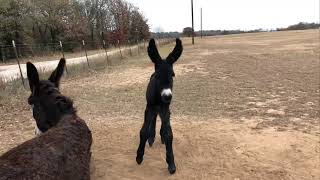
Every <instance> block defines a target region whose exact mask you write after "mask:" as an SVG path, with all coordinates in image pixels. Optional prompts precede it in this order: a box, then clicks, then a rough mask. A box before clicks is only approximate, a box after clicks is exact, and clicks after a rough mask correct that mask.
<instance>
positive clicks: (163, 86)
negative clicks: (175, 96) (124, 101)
mask: <svg viewBox="0 0 320 180" xmlns="http://www.w3.org/2000/svg"><path fill="white" fill-rule="evenodd" d="M182 50H183V47H182V43H181V40H180V39H176V46H175V48H174V49H173V51H172V52H171V53H170V54H169V56H168V57H167V58H166V60H162V58H161V57H160V55H159V52H158V50H157V47H156V44H155V41H154V39H151V40H150V42H149V46H148V55H149V57H150V59H151V60H152V62H153V63H154V64H155V72H154V73H153V74H152V75H151V78H150V82H149V84H148V87H147V93H146V98H147V107H146V110H145V115H144V123H143V126H142V128H141V130H140V144H139V148H138V150H137V157H136V161H137V163H138V164H141V162H142V161H143V155H144V148H145V144H146V142H147V140H148V142H149V146H152V144H153V142H154V139H155V134H156V132H155V129H156V119H157V115H158V114H159V115H160V118H161V129H160V135H161V142H162V143H165V145H166V151H167V153H166V161H167V163H168V170H169V172H170V174H173V173H175V171H176V166H175V163H174V156H173V150H172V140H173V135H172V129H171V126H170V109H169V106H170V102H171V99H172V86H173V78H172V77H173V76H174V75H175V74H174V72H173V63H175V62H176V61H177V60H178V58H179V57H180V56H181V54H182Z"/></svg>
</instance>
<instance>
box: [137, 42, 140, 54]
mask: <svg viewBox="0 0 320 180" xmlns="http://www.w3.org/2000/svg"><path fill="white" fill-rule="evenodd" d="M137 46H138V56H140V50H139V41H138V40H137Z"/></svg>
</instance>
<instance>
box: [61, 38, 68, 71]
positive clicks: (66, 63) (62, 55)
mask: <svg viewBox="0 0 320 180" xmlns="http://www.w3.org/2000/svg"><path fill="white" fill-rule="evenodd" d="M59 45H60V51H61V54H62V58H64V52H63V45H62V42H61V41H59ZM66 73H67V74H68V68H67V60H66Z"/></svg>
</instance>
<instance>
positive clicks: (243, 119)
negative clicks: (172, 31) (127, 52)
mask: <svg viewBox="0 0 320 180" xmlns="http://www.w3.org/2000/svg"><path fill="white" fill-rule="evenodd" d="M317 35H318V32H317V31H292V32H276V33H260V34H243V35H234V36H225V37H213V38H208V39H203V40H202V41H198V44H197V45H195V46H191V45H190V42H189V41H184V44H185V51H184V53H183V56H182V58H181V59H180V60H179V61H178V63H177V64H176V65H175V67H174V70H175V74H176V77H175V79H174V90H173V96H174V97H173V104H172V120H171V121H172V128H173V133H174V145H173V147H174V153H175V159H176V164H177V172H176V174H175V175H169V173H168V172H167V169H166V167H167V166H166V162H165V147H164V145H161V143H160V138H159V125H160V121H159V120H158V121H157V123H158V124H157V135H156V142H155V144H154V146H153V147H152V148H150V147H148V146H146V153H145V159H144V162H143V163H142V165H140V166H139V165H137V164H136V162H135V155H136V148H137V147H138V141H139V130H140V127H141V125H142V122H143V114H144V113H143V112H144V107H145V89H146V85H147V81H148V79H149V76H150V74H151V73H152V71H153V65H152V63H151V62H150V61H149V60H148V59H147V58H139V59H129V60H127V61H126V62H125V63H124V64H123V65H121V66H116V67H112V68H109V69H107V70H106V71H105V72H104V73H95V74H91V75H90V76H88V77H82V78H80V77H75V78H73V79H65V80H63V84H62V87H61V89H62V92H63V93H65V94H67V95H69V96H71V97H72V98H73V99H74V100H75V105H76V107H77V110H78V112H79V115H80V116H81V117H82V118H83V119H85V120H86V121H87V123H88V125H89V126H90V128H91V130H92V132H93V138H94V143H93V146H92V155H93V156H92V164H91V174H92V179H208V180H209V179H210V180H211V179H228V180H229V179H231V180H239V179H253V180H255V179H266V180H269V179H277V180H278V179H296V180H301V179H302V180H304V179H305V180H313V179H314V180H318V179H319V178H320V156H319V155H320V140H319V136H320V129H319V111H318V110H319V93H320V92H319V71H318V69H319V60H318V54H319V48H318V47H319V42H317V41H316V40H317V39H316V38H315V36H317ZM170 48H172V47H166V48H163V49H162V51H161V54H168V50H169V49H170ZM293 50H294V53H293ZM28 94H29V93H25V94H21V95H19V96H18V97H15V98H14V99H13V102H11V103H10V104H7V103H6V104H5V103H4V102H1V101H0V102H1V104H0V111H1V113H5V114H4V115H3V117H1V118H0V129H1V132H0V139H1V140H2V141H0V153H1V152H4V151H6V150H7V149H9V148H11V147H13V146H14V145H16V144H19V143H21V142H23V141H24V140H26V139H30V138H31V137H33V125H32V118H31V112H30V111H29V107H28V106H27V105H26V103H24V104H22V103H21V101H24V102H26V98H27V95H28Z"/></svg>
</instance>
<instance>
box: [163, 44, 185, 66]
mask: <svg viewBox="0 0 320 180" xmlns="http://www.w3.org/2000/svg"><path fill="white" fill-rule="evenodd" d="M182 51H183V47H182V42H181V40H180V39H178V38H177V39H176V46H175V47H174V49H173V51H172V52H171V53H170V54H169V56H168V57H167V59H166V61H167V62H168V63H170V64H173V63H175V62H176V61H177V60H178V59H179V57H180V56H181V54H182Z"/></svg>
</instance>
